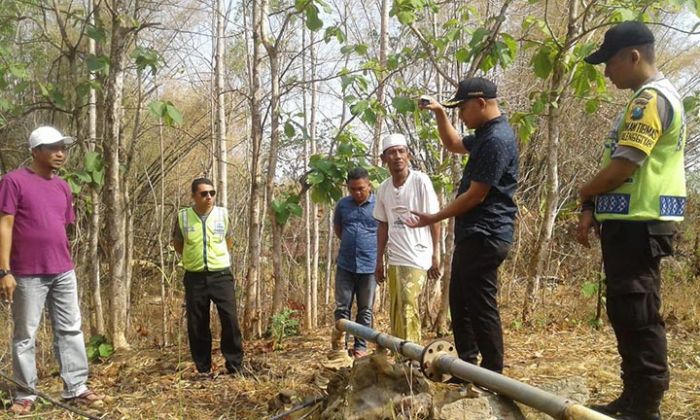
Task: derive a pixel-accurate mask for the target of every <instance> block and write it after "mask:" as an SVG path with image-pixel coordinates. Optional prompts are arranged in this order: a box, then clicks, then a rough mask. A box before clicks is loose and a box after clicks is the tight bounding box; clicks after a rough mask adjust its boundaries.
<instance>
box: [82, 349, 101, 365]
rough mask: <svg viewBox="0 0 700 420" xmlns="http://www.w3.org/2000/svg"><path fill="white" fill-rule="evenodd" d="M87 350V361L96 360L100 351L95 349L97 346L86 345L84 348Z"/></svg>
mask: <svg viewBox="0 0 700 420" xmlns="http://www.w3.org/2000/svg"><path fill="white" fill-rule="evenodd" d="M85 350H86V351H87V358H88V360H89V361H91V362H94V361H96V360H97V358H98V357H99V356H100V352H99V350H98V349H97V346H88V347H86V348H85Z"/></svg>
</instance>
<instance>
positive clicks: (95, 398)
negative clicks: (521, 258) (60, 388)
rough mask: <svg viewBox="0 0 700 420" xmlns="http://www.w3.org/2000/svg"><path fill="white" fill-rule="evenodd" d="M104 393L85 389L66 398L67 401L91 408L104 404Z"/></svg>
mask: <svg viewBox="0 0 700 420" xmlns="http://www.w3.org/2000/svg"><path fill="white" fill-rule="evenodd" d="M104 398H105V397H104V395H100V394H97V393H96V392H95V391H90V390H87V391H85V392H83V393H82V394H80V395H78V396H77V397H74V398H68V399H66V401H67V402H69V403H72V404H75V405H79V406H84V407H91V408H100V407H102V406H103V405H104V401H103V400H104Z"/></svg>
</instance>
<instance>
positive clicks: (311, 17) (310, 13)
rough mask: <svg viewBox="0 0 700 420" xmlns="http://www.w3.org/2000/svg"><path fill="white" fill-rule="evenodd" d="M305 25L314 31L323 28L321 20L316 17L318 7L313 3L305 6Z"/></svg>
mask: <svg viewBox="0 0 700 420" xmlns="http://www.w3.org/2000/svg"><path fill="white" fill-rule="evenodd" d="M306 27H307V28H309V30H310V31H314V32H315V31H318V30H319V29H321V28H323V21H322V20H321V19H319V18H318V9H317V8H316V6H314V5H313V4H309V5H308V6H306Z"/></svg>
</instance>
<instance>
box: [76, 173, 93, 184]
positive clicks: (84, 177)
mask: <svg viewBox="0 0 700 420" xmlns="http://www.w3.org/2000/svg"><path fill="white" fill-rule="evenodd" d="M75 176H76V178H78V180H80V182H83V183H86V184H87V183H89V182H90V181H92V177H91V176H90V174H89V173H87V172H85V171H77V172H76V173H75Z"/></svg>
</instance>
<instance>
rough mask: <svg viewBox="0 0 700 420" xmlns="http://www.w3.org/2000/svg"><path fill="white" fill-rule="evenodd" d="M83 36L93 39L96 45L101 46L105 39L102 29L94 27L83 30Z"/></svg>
mask: <svg viewBox="0 0 700 420" xmlns="http://www.w3.org/2000/svg"><path fill="white" fill-rule="evenodd" d="M85 34H86V35H87V36H88V37H90V38H92V39H94V40H95V42H97V43H98V44H102V43H103V42H105V40H106V39H107V34H106V33H105V29H104V28H98V27H96V26H92V25H89V26H88V27H87V29H86V30H85Z"/></svg>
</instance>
